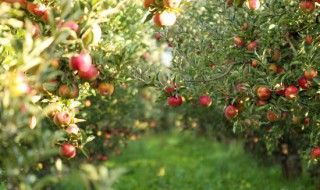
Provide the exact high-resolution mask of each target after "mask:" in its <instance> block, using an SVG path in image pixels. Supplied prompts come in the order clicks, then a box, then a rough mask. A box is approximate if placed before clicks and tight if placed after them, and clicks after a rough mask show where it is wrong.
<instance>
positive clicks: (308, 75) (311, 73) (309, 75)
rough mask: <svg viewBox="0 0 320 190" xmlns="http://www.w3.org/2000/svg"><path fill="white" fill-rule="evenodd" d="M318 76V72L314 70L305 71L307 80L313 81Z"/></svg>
mask: <svg viewBox="0 0 320 190" xmlns="http://www.w3.org/2000/svg"><path fill="white" fill-rule="evenodd" d="M317 76H318V71H316V70H314V69H313V68H309V69H306V70H304V77H306V79H307V80H311V79H312V78H315V77H317Z"/></svg>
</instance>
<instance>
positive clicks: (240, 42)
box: [233, 36, 246, 47]
mask: <svg viewBox="0 0 320 190" xmlns="http://www.w3.org/2000/svg"><path fill="white" fill-rule="evenodd" d="M233 41H234V43H235V44H236V45H237V46H241V47H243V46H245V45H246V44H245V42H244V40H243V38H241V37H239V36H233Z"/></svg>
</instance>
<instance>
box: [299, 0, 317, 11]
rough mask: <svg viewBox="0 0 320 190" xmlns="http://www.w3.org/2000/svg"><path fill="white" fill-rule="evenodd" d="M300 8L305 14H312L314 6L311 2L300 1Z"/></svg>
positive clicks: (309, 0) (307, 0)
mask: <svg viewBox="0 0 320 190" xmlns="http://www.w3.org/2000/svg"><path fill="white" fill-rule="evenodd" d="M300 8H301V10H302V11H303V12H305V13H312V12H313V11H314V9H315V8H316V4H315V2H313V0H306V1H301V2H300Z"/></svg>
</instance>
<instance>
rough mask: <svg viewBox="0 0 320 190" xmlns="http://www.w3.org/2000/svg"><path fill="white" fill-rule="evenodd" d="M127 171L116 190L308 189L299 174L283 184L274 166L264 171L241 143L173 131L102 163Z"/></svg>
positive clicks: (308, 182) (133, 145) (141, 141)
mask: <svg viewBox="0 0 320 190" xmlns="http://www.w3.org/2000/svg"><path fill="white" fill-rule="evenodd" d="M107 165H108V166H109V167H111V168H116V167H126V168H127V172H126V174H125V175H123V176H122V177H120V178H119V179H118V180H117V181H116V183H115V184H114V185H113V187H114V189H115V190H128V189H130V190H251V189H252V190H300V189H301V190H302V189H303V190H308V189H314V185H313V183H312V181H311V180H310V179H309V178H308V177H307V175H306V173H305V172H304V174H303V176H302V177H301V178H299V179H296V180H292V181H286V180H284V179H283V178H282V177H281V169H280V166H279V165H276V166H270V167H263V166H259V165H258V164H257V162H256V160H255V159H254V158H253V157H252V156H250V155H247V154H246V153H245V152H244V151H243V148H242V143H239V142H233V143H231V144H229V145H226V144H219V143H216V142H214V141H212V140H208V139H205V138H200V137H195V136H192V135H190V134H189V135H182V134H177V133H171V134H170V133H165V134H154V135H150V136H147V137H145V138H142V139H139V140H137V141H134V142H131V143H130V145H129V146H128V147H127V148H126V149H125V150H124V151H123V154H122V155H120V156H119V157H116V158H114V160H112V161H109V162H107Z"/></svg>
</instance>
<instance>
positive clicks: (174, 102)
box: [168, 96, 182, 107]
mask: <svg viewBox="0 0 320 190" xmlns="http://www.w3.org/2000/svg"><path fill="white" fill-rule="evenodd" d="M168 104H169V106H172V107H178V106H181V104H182V97H181V96H177V97H176V96H171V97H169V99H168Z"/></svg>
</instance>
